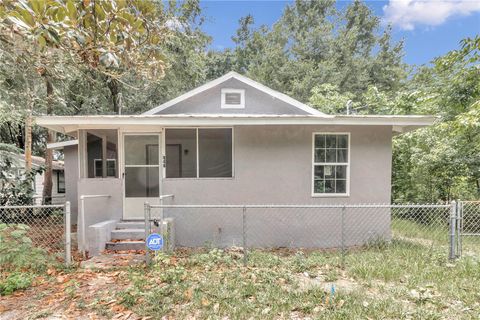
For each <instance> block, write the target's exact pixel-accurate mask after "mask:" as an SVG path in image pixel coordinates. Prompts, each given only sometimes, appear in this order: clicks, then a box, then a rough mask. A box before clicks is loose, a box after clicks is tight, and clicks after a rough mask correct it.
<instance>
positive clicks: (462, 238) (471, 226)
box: [456, 201, 480, 258]
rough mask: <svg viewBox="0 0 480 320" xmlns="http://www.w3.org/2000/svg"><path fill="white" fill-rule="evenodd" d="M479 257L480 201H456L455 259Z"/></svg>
mask: <svg viewBox="0 0 480 320" xmlns="http://www.w3.org/2000/svg"><path fill="white" fill-rule="evenodd" d="M464 255H467V256H479V255H480V201H458V203H457V243H456V257H457V258H459V257H462V256H464Z"/></svg>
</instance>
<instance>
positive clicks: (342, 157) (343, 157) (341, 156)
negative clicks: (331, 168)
mask: <svg viewBox="0 0 480 320" xmlns="http://www.w3.org/2000/svg"><path fill="white" fill-rule="evenodd" d="M336 162H348V150H347V149H337V161H336Z"/></svg>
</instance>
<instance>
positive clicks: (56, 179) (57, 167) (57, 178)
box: [17, 155, 66, 204]
mask: <svg viewBox="0 0 480 320" xmlns="http://www.w3.org/2000/svg"><path fill="white" fill-rule="evenodd" d="M17 160H18V161H17V163H18V164H19V165H18V168H17V173H18V176H19V177H20V176H22V175H23V173H24V172H25V157H24V156H23V155H18V156H17ZM44 167H45V159H44V158H42V157H37V156H32V168H35V169H39V168H44ZM44 177H45V172H44V171H42V172H41V173H38V174H36V175H35V181H34V183H33V190H34V192H35V194H34V200H35V204H42V199H43V185H44ZM52 183H53V185H52V204H62V203H65V192H66V190H65V175H64V164H63V161H53V162H52Z"/></svg>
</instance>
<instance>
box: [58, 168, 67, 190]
mask: <svg viewBox="0 0 480 320" xmlns="http://www.w3.org/2000/svg"><path fill="white" fill-rule="evenodd" d="M57 192H58V193H65V174H64V173H63V172H62V171H57Z"/></svg>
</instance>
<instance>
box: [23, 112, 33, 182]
mask: <svg viewBox="0 0 480 320" xmlns="http://www.w3.org/2000/svg"><path fill="white" fill-rule="evenodd" d="M31 170H32V114H31V113H30V112H29V113H28V114H27V118H26V119H25V171H26V173H27V174H28V173H30V171H31Z"/></svg>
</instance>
